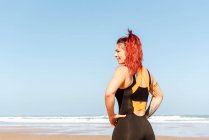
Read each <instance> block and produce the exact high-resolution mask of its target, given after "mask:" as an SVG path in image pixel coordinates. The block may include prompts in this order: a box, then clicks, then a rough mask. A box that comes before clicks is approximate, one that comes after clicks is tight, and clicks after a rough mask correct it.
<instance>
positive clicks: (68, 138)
mask: <svg viewBox="0 0 209 140" xmlns="http://www.w3.org/2000/svg"><path fill="white" fill-rule="evenodd" d="M0 140H111V136H77V135H32V134H24V133H19V132H0ZM156 140H209V138H178V137H167V136H157V137H156Z"/></svg>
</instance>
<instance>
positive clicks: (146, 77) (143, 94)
mask: <svg viewBox="0 0 209 140" xmlns="http://www.w3.org/2000/svg"><path fill="white" fill-rule="evenodd" d="M124 69H126V68H125V67H124ZM124 74H125V75H126V76H125V79H124V83H123V84H122V87H121V88H119V89H118V90H117V91H116V95H115V96H116V98H117V101H118V105H119V114H130V113H133V112H134V113H135V114H137V115H139V116H143V115H144V114H145V110H146V104H147V100H148V95H149V85H150V83H151V80H150V74H149V72H148V71H147V69H146V68H145V67H142V69H141V70H139V71H138V72H137V73H136V74H135V75H133V76H132V77H130V76H129V75H128V74H129V72H128V71H127V70H124ZM126 81H128V82H126Z"/></svg>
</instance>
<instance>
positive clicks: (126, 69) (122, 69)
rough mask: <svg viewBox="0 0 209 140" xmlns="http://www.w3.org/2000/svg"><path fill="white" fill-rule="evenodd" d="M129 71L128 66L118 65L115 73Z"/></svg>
mask: <svg viewBox="0 0 209 140" xmlns="http://www.w3.org/2000/svg"><path fill="white" fill-rule="evenodd" d="M127 72H128V68H127V67H126V66H123V65H121V66H118V67H117V68H116V70H115V73H120V74H126V73H127Z"/></svg>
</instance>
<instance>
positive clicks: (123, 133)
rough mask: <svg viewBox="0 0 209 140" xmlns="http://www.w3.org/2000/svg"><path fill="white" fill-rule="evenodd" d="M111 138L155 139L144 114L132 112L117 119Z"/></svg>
mask: <svg viewBox="0 0 209 140" xmlns="http://www.w3.org/2000/svg"><path fill="white" fill-rule="evenodd" d="M112 140H155V135H154V132H153V129H152V126H151V125H150V123H149V121H148V120H147V118H146V116H137V115H135V114H134V113H132V114H129V115H127V116H126V117H125V118H119V119H118V122H117V125H116V127H115V128H114V130H113V134H112Z"/></svg>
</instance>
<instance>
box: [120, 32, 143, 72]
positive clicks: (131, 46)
mask: <svg viewBox="0 0 209 140" xmlns="http://www.w3.org/2000/svg"><path fill="white" fill-rule="evenodd" d="M119 43H123V44H124V45H125V53H126V59H125V66H127V67H128V69H129V70H130V76H133V75H134V74H136V73H137V71H138V70H141V69H142V59H143V52H142V44H141V41H140V39H139V37H137V36H136V35H135V34H133V33H132V31H131V30H128V36H127V37H121V38H119V39H118V41H117V44H119Z"/></svg>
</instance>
